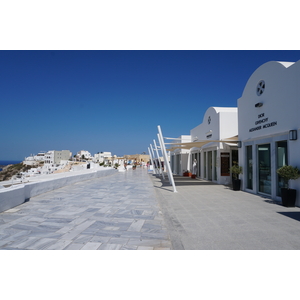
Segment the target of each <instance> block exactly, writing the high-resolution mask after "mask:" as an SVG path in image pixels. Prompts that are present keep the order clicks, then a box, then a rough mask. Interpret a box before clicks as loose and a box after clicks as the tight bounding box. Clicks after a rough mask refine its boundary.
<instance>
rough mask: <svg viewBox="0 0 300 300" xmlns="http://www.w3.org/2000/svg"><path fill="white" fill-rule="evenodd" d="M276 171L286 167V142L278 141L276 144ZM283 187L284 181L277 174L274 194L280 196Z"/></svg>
mask: <svg viewBox="0 0 300 300" xmlns="http://www.w3.org/2000/svg"><path fill="white" fill-rule="evenodd" d="M276 156H277V158H276V160H277V162H276V163H277V165H276V169H278V168H280V167H283V166H286V165H288V154H287V141H280V142H277V143H276ZM283 187H285V181H284V180H283V178H282V177H281V176H279V175H278V174H277V178H276V190H277V191H276V194H277V196H281V188H283Z"/></svg>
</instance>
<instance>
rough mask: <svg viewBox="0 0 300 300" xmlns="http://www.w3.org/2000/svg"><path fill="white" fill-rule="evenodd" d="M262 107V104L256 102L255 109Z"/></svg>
mask: <svg viewBox="0 0 300 300" xmlns="http://www.w3.org/2000/svg"><path fill="white" fill-rule="evenodd" d="M262 106H263V103H262V102H258V103H256V104H255V107H262Z"/></svg>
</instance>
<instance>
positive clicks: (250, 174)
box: [246, 146, 253, 190]
mask: <svg viewBox="0 0 300 300" xmlns="http://www.w3.org/2000/svg"><path fill="white" fill-rule="evenodd" d="M246 166H247V189H249V190H252V189H253V165H252V146H247V147H246Z"/></svg>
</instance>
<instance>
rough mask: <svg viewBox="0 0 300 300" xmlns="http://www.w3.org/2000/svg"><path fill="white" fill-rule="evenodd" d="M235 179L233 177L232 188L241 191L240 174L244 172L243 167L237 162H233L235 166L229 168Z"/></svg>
mask: <svg viewBox="0 0 300 300" xmlns="http://www.w3.org/2000/svg"><path fill="white" fill-rule="evenodd" d="M229 170H230V172H231V174H232V176H233V179H232V189H233V190H234V191H239V190H240V189H241V180H240V179H239V175H240V174H242V173H243V168H242V167H241V166H239V165H238V163H237V162H233V166H232V167H231V168H230V169H229Z"/></svg>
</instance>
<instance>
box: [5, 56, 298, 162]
mask: <svg viewBox="0 0 300 300" xmlns="http://www.w3.org/2000/svg"><path fill="white" fill-rule="evenodd" d="M299 59H300V51H266V50H263V51H245V50H242V51H230V50H228V51H220V50H214V51H205V50H199V51H179V50H178V51H174V50H171V51H145V50H144V51H143V50H142V51H138V50H135V51H108V50H100V51H79V50H78V51H75V50H74V51H73V50H71V51H44V50H42V51H5V50H2V51H0V62H1V67H0V98H1V117H0V133H1V144H0V160H23V158H24V157H25V156H29V155H30V154H36V153H38V152H39V151H41V150H43V151H47V150H66V149H67V150H70V151H72V152H73V155H74V154H76V152H77V151H80V150H88V151H89V152H91V153H92V154H95V153H97V152H101V151H111V152H112V154H116V155H124V154H136V153H142V152H143V151H146V152H147V149H148V146H149V144H150V143H152V141H153V139H154V138H156V134H157V125H160V126H161V128H162V131H163V134H164V136H171V137H177V136H179V135H182V134H189V132H190V129H192V128H194V127H195V126H197V125H198V124H200V123H202V119H203V115H204V113H205V111H206V110H207V108H208V107H210V106H221V107H235V106H236V105H237V99H238V98H239V97H240V96H241V94H242V91H243V89H244V87H245V84H246V82H247V80H248V78H249V76H250V75H251V74H252V73H253V72H254V71H255V69H256V68H258V67H259V66H260V65H261V64H263V63H265V62H268V61H271V60H278V61H297V60H299Z"/></svg>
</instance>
